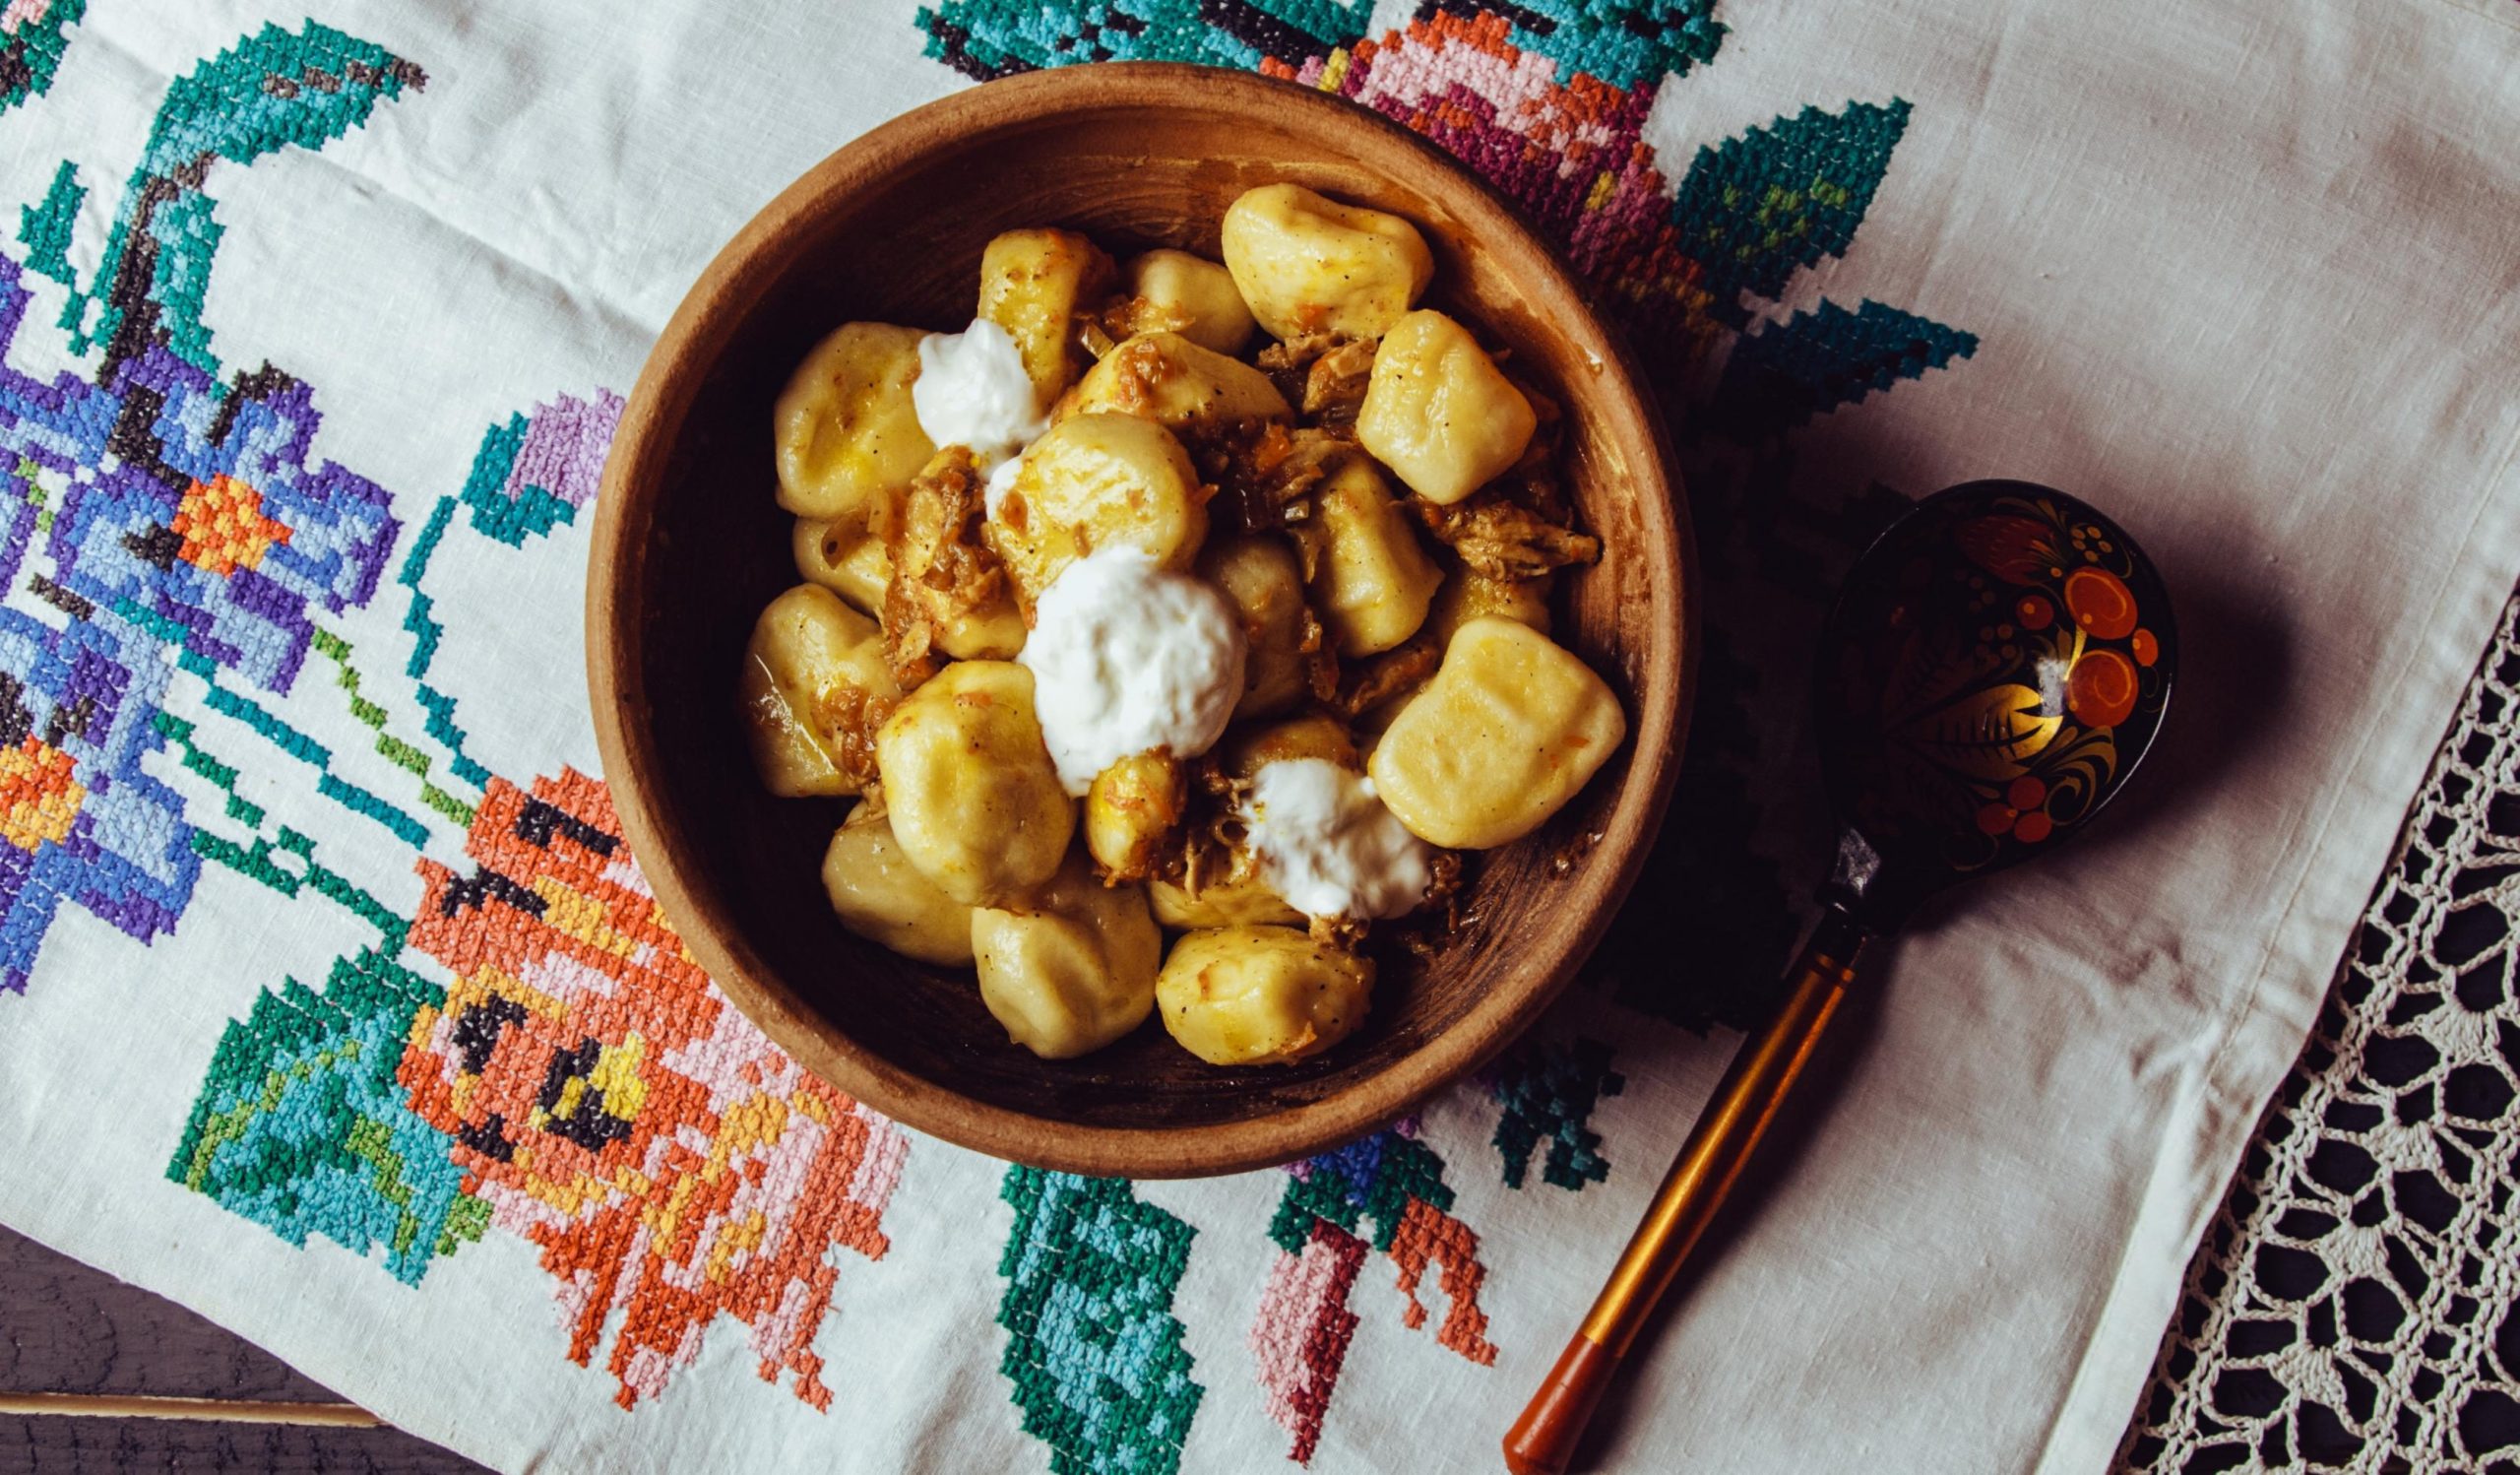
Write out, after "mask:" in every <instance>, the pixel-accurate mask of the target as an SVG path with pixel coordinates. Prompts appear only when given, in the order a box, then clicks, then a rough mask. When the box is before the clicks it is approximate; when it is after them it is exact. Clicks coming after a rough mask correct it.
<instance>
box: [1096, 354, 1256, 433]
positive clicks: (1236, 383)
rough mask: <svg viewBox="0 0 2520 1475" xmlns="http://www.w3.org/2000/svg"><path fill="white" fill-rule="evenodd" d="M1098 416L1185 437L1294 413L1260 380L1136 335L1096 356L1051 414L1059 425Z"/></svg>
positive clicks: (1222, 360)
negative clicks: (1137, 420) (1135, 419)
mask: <svg viewBox="0 0 2520 1475" xmlns="http://www.w3.org/2000/svg"><path fill="white" fill-rule="evenodd" d="M1106 411H1107V412H1112V413H1116V414H1120V415H1136V416H1144V417H1146V418H1148V419H1151V420H1155V421H1157V422H1158V423H1160V424H1162V425H1164V426H1165V427H1166V428H1167V429H1173V430H1179V431H1182V432H1183V433H1185V434H1186V433H1189V432H1192V431H1195V430H1198V429H1201V428H1203V427H1205V426H1209V425H1228V424H1234V423H1238V422H1240V421H1244V420H1254V419H1267V420H1283V419H1292V417H1294V407H1293V406H1292V405H1289V404H1288V403H1287V397H1286V396H1285V395H1282V394H1280V393H1278V386H1277V385H1275V384H1272V383H1270V382H1269V376H1268V375H1267V374H1264V373H1262V372H1260V371H1259V370H1258V369H1256V368H1253V367H1252V366H1251V365H1249V364H1247V363H1245V362H1243V361H1242V360H1241V359H1239V358H1228V357H1227V356H1225V355H1224V354H1223V353H1217V352H1215V351H1214V350H1211V349H1203V348H1201V347H1199V346H1198V345H1197V344H1195V343H1192V342H1191V341H1190V340H1189V339H1187V338H1184V337H1182V336H1181V335H1180V334H1178V333H1163V332H1157V333H1141V334H1139V335H1137V336H1136V337H1134V338H1132V339H1130V340H1129V341H1128V342H1126V343H1124V344H1121V345H1120V346H1119V347H1118V348H1116V349H1113V350H1112V351H1111V352H1110V353H1105V354H1103V361H1102V362H1101V363H1098V364H1096V365H1094V367H1092V368H1090V369H1087V370H1086V371H1085V377H1084V378H1082V379H1079V380H1077V381H1076V393H1074V394H1072V395H1070V396H1068V397H1067V399H1066V401H1065V402H1064V403H1062V404H1061V405H1060V406H1059V416H1060V417H1061V418H1065V417H1068V416H1072V415H1093V414H1097V413H1099V412H1106Z"/></svg>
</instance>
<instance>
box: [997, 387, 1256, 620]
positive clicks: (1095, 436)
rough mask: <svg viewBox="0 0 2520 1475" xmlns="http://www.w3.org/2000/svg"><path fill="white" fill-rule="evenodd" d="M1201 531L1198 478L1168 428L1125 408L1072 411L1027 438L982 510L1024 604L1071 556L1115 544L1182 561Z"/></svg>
mask: <svg viewBox="0 0 2520 1475" xmlns="http://www.w3.org/2000/svg"><path fill="white" fill-rule="evenodd" d="M1207 536H1208V509H1207V488H1206V487H1205V486H1203V485H1202V484H1201V483H1200V481H1199V473H1198V471H1197V470H1196V469H1195V468H1193V467H1192V466H1191V464H1190V453H1189V452H1187V451H1184V450H1183V449H1181V442H1179V441H1177V440H1175V439H1173V438H1172V432H1171V431H1169V430H1166V429H1165V428H1164V427H1163V426H1162V425H1159V424H1157V423H1156V422H1155V421H1153V420H1150V419H1140V418H1138V417H1135V416H1131V415H1080V416H1075V417H1070V418H1068V419H1063V420H1061V421H1059V422H1058V423H1057V424H1055V425H1052V426H1051V427H1050V428H1049V433H1047V434H1045V435H1043V436H1042V437H1041V438H1040V440H1037V441H1035V442H1033V448H1032V449H1031V450H1029V451H1027V452H1025V453H1024V460H1023V463H1022V465H1020V466H1019V467H1017V468H1016V472H1015V484H1014V485H1012V486H1010V487H1008V488H1007V491H1006V494H1005V495H1004V496H1003V497H1001V498H999V499H998V502H997V506H996V507H995V509H994V510H992V511H991V513H990V514H989V522H988V539H989V543H990V545H992V546H994V547H995V548H996V549H997V552H998V556H999V557H1000V558H1002V559H1004V560H1005V563H1006V569H1007V572H1008V573H1009V574H1011V575H1012V576H1013V577H1014V580H1015V592H1016V597H1017V598H1018V599H1019V600H1021V601H1022V602H1023V606H1024V608H1025V609H1027V610H1030V609H1032V608H1033V604H1034V602H1035V601H1037V600H1039V599H1040V597H1041V591H1042V590H1044V589H1047V588H1049V587H1050V581H1051V580H1053V579H1055V578H1057V577H1058V576H1059V574H1060V572H1061V571H1062V570H1064V569H1065V568H1066V567H1067V566H1068V565H1069V564H1071V563H1073V562H1075V561H1076V560H1077V559H1079V558H1082V557H1084V556H1085V555H1086V554H1087V553H1089V552H1091V551H1093V550H1094V549H1096V548H1100V547H1108V546H1111V545H1115V544H1124V545H1128V546H1131V547H1135V548H1139V549H1142V550H1144V551H1145V553H1146V555H1147V556H1148V557H1150V558H1153V559H1154V560H1155V562H1156V566H1157V567H1159V568H1164V569H1168V570H1170V571H1172V572H1175V573H1180V572H1184V571H1186V570H1187V569H1188V568H1189V567H1190V564H1191V561H1192V560H1193V559H1195V558H1196V557H1197V556H1198V554H1199V544H1200V542H1201V541H1202V540H1203V539H1205V538H1206V537H1207Z"/></svg>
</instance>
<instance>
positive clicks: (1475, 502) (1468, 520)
mask: <svg viewBox="0 0 2520 1475" xmlns="http://www.w3.org/2000/svg"><path fill="white" fill-rule="evenodd" d="M1551 490H1552V491H1553V487H1552V488H1551ZM1409 506H1410V508H1411V510H1413V511H1415V512H1416V513H1417V514H1418V521H1419V522H1421V523H1424V524H1425V525H1426V531H1427V532H1429V533H1432V534H1434V535H1435V537H1436V538H1437V539H1438V540H1439V541H1441V542H1442V543H1444V544H1445V545H1448V546H1449V547H1451V548H1452V550H1453V553H1454V555H1455V556H1457V557H1459V558H1460V559H1461V561H1462V563H1463V565H1464V566H1465V567H1467V568H1470V569H1472V570H1473V571H1475V572H1478V573H1481V574H1485V575H1486V576H1487V577H1489V578H1491V579H1536V578H1539V577H1540V576H1541V575H1543V574H1545V573H1548V572H1549V571H1551V570H1552V569H1558V568H1563V567H1565V566H1566V565H1567V564H1570V563H1590V562H1592V561H1593V560H1594V559H1596V558H1599V557H1600V556H1601V555H1602V543H1601V540H1600V539H1598V538H1595V537H1593V536H1592V535H1590V534H1587V533H1578V532H1576V531H1575V530H1574V529H1573V528H1571V527H1568V526H1567V525H1566V522H1565V520H1564V519H1562V518H1551V517H1549V516H1547V515H1545V514H1544V513H1543V512H1539V511H1535V510H1534V509H1533V508H1532V507H1530V506H1528V505H1526V504H1525V503H1523V502H1522V501H1520V500H1517V499H1516V498H1515V497H1513V496H1511V495H1508V494H1507V493H1506V492H1505V491H1504V490H1502V489H1500V488H1497V487H1492V486H1491V487H1488V488H1487V489H1485V490H1482V491H1479V492H1475V493H1473V494H1472V495H1471V496H1469V497H1468V498H1466V499H1464V500H1462V501H1459V502H1455V503H1453V504H1452V505H1451V506H1449V507H1445V506H1438V505H1437V504H1435V503H1433V502H1429V501H1427V500H1426V499H1425V498H1423V497H1411V498H1410V499H1409Z"/></svg>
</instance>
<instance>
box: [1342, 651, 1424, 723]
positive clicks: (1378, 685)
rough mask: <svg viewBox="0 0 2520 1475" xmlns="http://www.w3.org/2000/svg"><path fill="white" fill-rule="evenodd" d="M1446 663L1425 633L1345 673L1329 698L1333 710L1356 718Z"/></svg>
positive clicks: (1343, 715) (1415, 683) (1344, 715)
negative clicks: (1443, 662)
mask: <svg viewBox="0 0 2520 1475" xmlns="http://www.w3.org/2000/svg"><path fill="white" fill-rule="evenodd" d="M1442 660H1443V652H1441V651H1438V650H1436V649H1435V641H1434V637H1433V636H1431V635H1428V634H1427V633H1425V632H1424V631H1422V630H1421V631H1419V632H1418V633H1417V634H1415V635H1412V636H1410V637H1409V639H1407V640H1406V641H1404V642H1402V643H1401V644H1399V645H1397V646H1394V647H1393V648H1392V649H1390V650H1387V651H1385V652H1383V653H1382V654H1381V655H1379V656H1374V657H1371V658H1369V659H1367V660H1366V661H1365V662H1364V664H1363V665H1361V666H1358V667H1356V668H1355V670H1353V671H1350V672H1347V673H1343V674H1342V675H1341V677H1340V679H1339V685H1338V689H1337V690H1336V691H1335V692H1334V693H1333V694H1332V695H1331V697H1330V698H1329V705H1330V707H1331V710H1333V711H1335V712H1337V713H1338V714H1339V715H1340V716H1342V717H1346V718H1354V717H1355V716H1356V714H1358V713H1360V712H1363V711H1366V710H1367V709H1369V708H1372V707H1376V706H1379V705H1381V704H1382V702H1383V701H1384V700H1385V699H1386V698H1389V697H1393V696H1397V695H1399V694H1400V693H1401V692H1403V691H1406V690H1408V689H1409V688H1410V687H1412V686H1415V685H1417V684H1418V682H1419V681H1422V680H1424V679H1426V677H1428V676H1430V675H1433V674H1434V673H1435V667H1436V666H1437V665H1438V664H1439V663H1440V662H1441V661H1442Z"/></svg>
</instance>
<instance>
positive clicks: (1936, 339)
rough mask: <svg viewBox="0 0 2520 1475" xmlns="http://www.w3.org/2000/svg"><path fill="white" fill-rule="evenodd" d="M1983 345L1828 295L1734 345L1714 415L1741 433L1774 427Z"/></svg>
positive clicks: (1925, 321)
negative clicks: (1844, 303) (1806, 309)
mask: <svg viewBox="0 0 2520 1475" xmlns="http://www.w3.org/2000/svg"><path fill="white" fill-rule="evenodd" d="M1976 352H1978V340H1977V337H1976V335H1974V334H1969V333H1963V332H1961V331H1959V330H1958V329H1956V328H1946V327H1944V326H1943V325H1942V324H1940V323H1937V322H1935V321H1933V320H1932V319H1931V318H1922V317H1919V316H1917V315H1916V314H1915V313H1913V312H1902V311H1900V310H1899V309H1898V308H1896V307H1885V306H1883V305H1882V304H1880V303H1879V302H1875V301H1873V300H1871V299H1870V298H1866V299H1864V302H1863V305H1861V306H1860V307H1858V308H1857V309H1856V310H1855V311H1853V312H1849V311H1847V310H1846V309H1845V308H1843V307H1841V306H1839V305H1838V304H1837V303H1835V302H1831V301H1827V300H1823V301H1822V302H1821V303H1820V305H1819V306H1818V307H1816V308H1814V309H1812V310H1811V311H1809V312H1797V313H1796V314H1795V315H1794V316H1793V317H1792V318H1790V319H1788V320H1786V321H1785V322H1782V323H1768V324H1766V325H1764V326H1763V327H1761V328H1760V329H1758V330H1756V331H1754V332H1751V333H1749V334H1746V335H1744V336H1743V337H1742V339H1741V341H1740V342H1738V343H1736V344H1734V345H1733V356H1732V357H1731V358H1729V359H1727V360H1725V364H1724V379H1723V382H1721V383H1720V384H1718V385H1717V386H1716V390H1715V400H1714V403H1713V404H1712V405H1711V406H1710V407H1709V410H1708V417H1709V418H1710V419H1712V420H1713V421H1715V422H1716V423H1718V424H1721V425H1723V426H1724V427H1725V429H1726V431H1727V433H1729V434H1731V435H1732V436H1733V437H1734V438H1735V439H1739V440H1750V439H1754V438H1756V437H1758V436H1760V435H1766V434H1774V433H1776V432H1779V431H1783V430H1788V429H1791V428H1793V427H1794V426H1796V425H1799V424H1801V423H1802V422H1803V421H1805V420H1807V419H1809V418H1810V417H1813V416H1815V415H1822V414H1826V413H1827V412H1829V411H1831V410H1835V409H1837V408H1838V407H1839V406H1841V405H1851V404H1854V403H1855V402H1856V401H1858V400H1860V399H1862V398H1863V397H1864V396H1865V395H1869V394H1878V393H1881V392H1882V391H1885V390H1888V389H1890V388H1891V387H1893V386H1894V385H1896V384H1897V383H1898V382H1899V381H1900V380H1902V379H1918V378H1922V377H1923V376H1924V373H1925V371H1926V370H1927V369H1938V368H1941V367H1943V366H1944V365H1945V364H1948V363H1949V362H1951V360H1953V359H1954V358H1966V357H1968V356H1969V355H1970V354H1972V353H1976Z"/></svg>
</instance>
